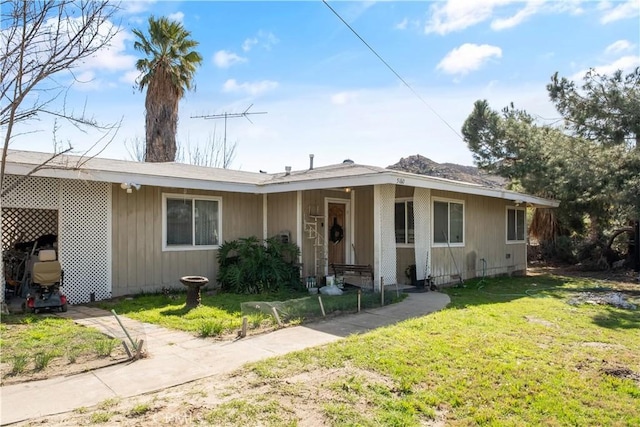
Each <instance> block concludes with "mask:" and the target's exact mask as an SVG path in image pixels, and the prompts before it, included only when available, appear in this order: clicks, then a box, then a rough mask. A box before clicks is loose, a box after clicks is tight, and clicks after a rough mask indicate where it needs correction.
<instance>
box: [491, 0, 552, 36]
mask: <svg viewBox="0 0 640 427" xmlns="http://www.w3.org/2000/svg"><path fill="white" fill-rule="evenodd" d="M542 4H543V3H542V1H540V0H538V1H530V2H528V3H527V4H526V5H525V7H523V8H522V9H520V10H519V11H518V12H517V13H516V14H515V15H513V16H511V17H509V18H496V19H494V20H493V21H492V22H491V29H493V30H496V31H500V30H506V29H508V28H513V27H515V26H517V25H520V24H521V23H522V22H523V21H524V20H525V19H527V18H528V17H529V16H531V15H534V14H535V13H537V12H538V11H539V10H540V7H541V6H542Z"/></svg>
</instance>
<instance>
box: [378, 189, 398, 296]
mask: <svg viewBox="0 0 640 427" xmlns="http://www.w3.org/2000/svg"><path fill="white" fill-rule="evenodd" d="M373 193H374V210H375V212H376V215H375V217H374V221H375V222H376V225H375V227H374V229H375V230H376V233H375V236H374V239H375V240H376V242H375V246H376V255H377V256H376V257H375V258H376V259H375V274H376V277H375V288H376V290H380V277H382V278H383V280H384V283H385V284H387V285H390V284H394V283H397V281H398V277H397V274H396V234H395V203H396V186H395V185H394V184H384V185H376V186H375V187H374V192H373Z"/></svg>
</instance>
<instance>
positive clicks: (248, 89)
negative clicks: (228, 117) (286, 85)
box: [222, 79, 278, 96]
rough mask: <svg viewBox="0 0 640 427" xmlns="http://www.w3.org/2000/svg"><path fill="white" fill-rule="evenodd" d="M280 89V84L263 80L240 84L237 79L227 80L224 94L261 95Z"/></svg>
mask: <svg viewBox="0 0 640 427" xmlns="http://www.w3.org/2000/svg"><path fill="white" fill-rule="evenodd" d="M277 87H278V82H274V81H272V80H262V81H258V82H245V83H238V82H237V81H236V79H229V80H227V81H226V82H225V83H224V85H223V86H222V91H223V92H244V93H246V94H248V95H253V96H256V95H260V94H263V93H265V92H268V91H270V90H273V89H275V88H277Z"/></svg>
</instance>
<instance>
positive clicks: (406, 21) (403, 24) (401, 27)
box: [394, 18, 409, 30]
mask: <svg viewBox="0 0 640 427" xmlns="http://www.w3.org/2000/svg"><path fill="white" fill-rule="evenodd" d="M407 25H409V19H407V18H404V19H403V20H402V21H401V22H398V23H397V24H396V25H395V26H394V28H395V29H396V30H406V29H407Z"/></svg>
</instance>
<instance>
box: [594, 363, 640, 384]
mask: <svg viewBox="0 0 640 427" xmlns="http://www.w3.org/2000/svg"><path fill="white" fill-rule="evenodd" d="M600 372H602V373H603V374H605V375H609V376H612V377H616V378H620V379H622V380H631V381H635V383H636V384H638V385H639V386H640V373H638V372H634V371H632V370H631V369H629V368H628V367H626V366H621V365H606V366H603V367H602V368H601V369H600Z"/></svg>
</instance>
